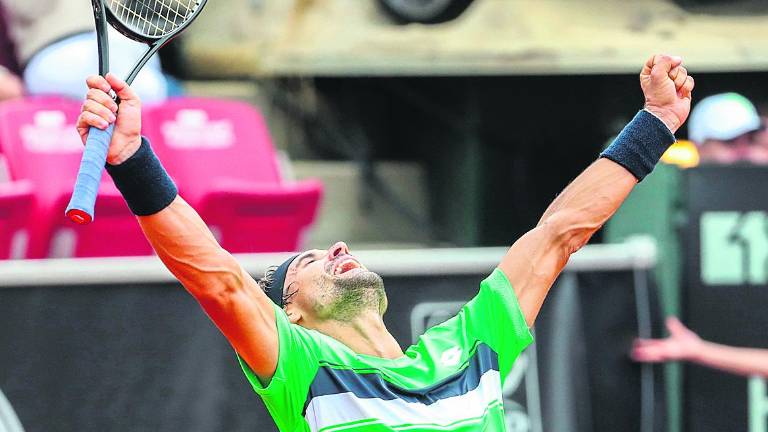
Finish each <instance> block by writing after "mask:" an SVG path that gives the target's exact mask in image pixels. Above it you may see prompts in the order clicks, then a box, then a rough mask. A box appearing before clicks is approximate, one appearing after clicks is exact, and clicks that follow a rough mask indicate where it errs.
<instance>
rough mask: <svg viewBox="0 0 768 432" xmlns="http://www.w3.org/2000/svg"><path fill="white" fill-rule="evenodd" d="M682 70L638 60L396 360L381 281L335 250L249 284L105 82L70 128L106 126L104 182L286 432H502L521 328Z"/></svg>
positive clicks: (669, 118)
mask: <svg viewBox="0 0 768 432" xmlns="http://www.w3.org/2000/svg"><path fill="white" fill-rule="evenodd" d="M681 62H682V60H681V59H680V58H679V57H672V56H666V55H656V56H653V57H652V58H650V59H649V60H648V61H647V63H646V64H645V65H644V66H643V69H642V72H641V74H640V84H641V87H642V89H643V92H644V93H645V107H644V109H643V110H641V111H640V112H638V114H637V115H636V116H635V117H634V119H633V120H632V121H631V122H630V123H629V124H628V125H627V126H626V127H625V128H624V130H623V131H622V132H621V134H620V135H619V136H618V138H617V139H616V140H615V141H614V142H613V144H612V145H611V146H609V148H608V149H607V150H605V151H604V152H603V153H602V154H601V157H600V158H599V159H598V160H596V161H595V162H594V163H593V164H592V165H590V166H589V167H588V168H587V169H586V170H585V171H584V172H583V173H582V174H581V175H579V176H578V177H577V178H576V179H575V180H574V181H573V182H572V183H571V184H570V185H569V186H568V187H566V188H565V190H564V191H563V192H562V193H561V194H560V195H559V196H558V197H557V199H555V200H554V202H553V203H552V204H551V205H550V206H549V208H548V209H547V210H546V211H545V212H544V215H543V216H542V217H541V220H540V221H539V224H538V225H537V226H536V227H535V228H534V229H532V230H531V231H529V232H528V233H527V234H525V235H523V236H522V237H521V238H520V239H518V240H517V241H516V242H515V243H514V245H512V247H511V248H510V249H509V252H507V254H506V255H505V256H504V257H503V258H502V260H501V263H500V264H499V266H498V268H496V269H495V270H494V271H493V273H492V274H491V275H490V276H488V278H487V279H485V280H484V281H483V282H482V283H481V284H480V289H479V293H478V294H477V296H476V297H475V298H473V299H472V300H471V301H470V302H469V303H467V304H466V306H464V308H463V309H462V310H461V311H460V312H459V313H458V314H457V316H455V317H453V318H451V319H449V320H448V321H446V322H444V323H442V324H439V325H437V326H435V327H433V328H431V329H429V330H428V331H427V332H426V333H425V334H424V335H422V336H421V338H420V339H419V341H418V342H417V343H416V344H415V345H413V346H411V347H410V348H408V349H407V350H405V351H403V350H402V349H401V348H400V345H399V344H398V343H397V341H396V340H395V338H394V337H392V335H391V334H390V333H389V331H388V330H387V328H386V326H385V325H384V320H383V315H384V312H385V311H386V310H387V295H386V292H385V290H384V283H383V281H382V279H381V277H380V276H379V275H378V274H376V273H374V272H373V271H370V270H369V269H368V268H366V267H365V264H364V263H361V262H360V261H359V260H358V259H357V258H355V256H354V255H353V254H352V253H351V252H350V250H349V248H348V247H347V245H346V244H344V243H342V242H339V243H336V244H334V245H333V246H331V247H330V248H328V249H327V250H309V251H306V252H303V253H301V254H299V255H296V256H294V257H292V258H291V259H289V260H287V261H286V262H284V263H282V264H281V265H279V266H277V267H275V268H273V269H272V270H270V271H269V272H268V273H267V274H266V276H265V277H264V278H263V279H261V280H259V281H256V280H254V279H253V278H251V276H250V275H249V274H248V273H246V272H245V270H243V268H242V267H241V266H240V265H239V264H238V262H237V261H236V260H235V259H234V258H233V257H232V256H231V255H230V254H229V253H227V252H226V251H225V250H223V249H222V248H221V247H220V246H219V245H218V244H217V243H216V240H215V239H214V237H213V235H211V232H210V231H209V230H208V228H207V227H206V225H205V223H204V222H203V221H202V220H201V219H200V217H199V216H198V215H197V213H196V212H195V211H194V210H193V209H192V208H191V207H190V206H189V205H187V203H186V202H184V200H183V199H182V198H181V197H179V196H178V193H177V189H176V186H175V185H174V183H173V182H172V181H171V179H170V178H169V177H168V175H167V174H166V172H165V170H164V169H163V167H162V165H161V164H160V162H159V161H158V160H157V158H156V157H155V156H154V153H153V152H152V149H151V147H150V144H149V142H147V140H146V139H143V138H142V136H141V116H140V102H139V100H138V98H137V97H136V95H135V93H134V92H133V91H132V90H131V88H129V87H128V86H127V85H126V84H125V83H124V82H123V81H121V80H120V79H119V78H117V77H116V76H115V75H108V76H107V77H106V79H105V78H102V77H91V78H89V79H88V80H87V82H88V86H89V88H90V90H89V92H88V95H87V100H86V101H85V104H84V105H83V112H82V115H81V116H80V118H79V121H78V130H79V132H80V135H81V136H82V137H83V140H85V138H86V135H87V133H88V127H89V126H95V127H98V128H106V127H107V125H108V124H110V123H111V122H116V125H115V134H114V137H113V138H112V142H111V145H110V148H109V155H108V159H107V162H108V165H107V170H108V171H109V174H110V175H111V176H112V178H113V179H114V181H115V184H116V185H117V187H118V188H119V189H120V191H121V192H122V194H123V196H124V197H125V200H126V201H127V202H128V205H129V207H130V208H131V210H132V211H133V212H134V213H135V214H136V215H137V216H138V221H139V224H140V225H141V227H142V229H143V230H144V233H145V234H146V236H147V239H149V241H150V242H151V243H152V246H153V247H154V248H155V250H156V251H157V254H158V255H159V257H160V259H162V261H163V262H164V263H165V265H166V266H167V267H168V268H169V269H170V271H171V272H173V274H174V275H175V276H176V277H177V278H178V279H179V281H181V283H182V284H183V285H184V287H185V288H186V289H187V290H188V291H189V292H190V294H192V295H193V296H194V297H195V298H196V299H197V300H198V302H199V303H200V305H201V306H202V308H203V309H204V310H205V312H206V313H207V314H208V316H210V318H211V319H212V320H213V321H214V323H216V325H217V326H218V327H219V329H220V330H221V331H222V333H223V334H224V335H225V336H226V337H227V339H228V340H229V341H230V343H231V344H232V346H233V347H234V349H235V350H236V352H237V354H238V359H239V361H240V364H241V366H242V368H243V370H244V372H245V375H246V377H247V378H248V380H249V381H250V383H251V385H252V386H253V389H254V390H255V391H256V393H258V394H259V395H260V396H261V398H262V399H263V400H264V403H265V404H266V406H267V409H268V410H269V412H270V413H271V415H272V417H273V419H274V421H275V423H276V424H277V426H278V428H279V429H280V430H281V431H290V432H297V431H329V432H330V431H341V430H345V431H351V430H354V431H371V432H373V431H395V430H409V431H432V430H441V431H480V430H482V431H504V430H505V425H504V412H503V406H502V392H501V389H502V383H503V381H504V379H505V378H506V376H507V374H508V373H509V372H510V369H511V368H512V364H513V363H514V362H515V359H516V358H517V356H518V355H519V354H520V352H521V351H523V349H525V348H526V347H527V346H528V345H529V344H530V343H531V342H532V337H531V333H530V332H529V330H528V329H529V327H530V326H532V325H533V322H534V320H535V319H536V316H537V314H538V313H539V309H540V308H541V305H542V303H543V302H544V298H545V297H546V296H547V293H548V291H549V288H550V287H551V286H552V284H553V282H554V281H555V278H557V276H558V274H559V273H560V271H561V270H562V269H563V267H564V266H565V265H566V263H567V262H568V258H569V257H570V255H571V254H572V253H574V252H576V251H577V250H579V248H581V247H582V246H583V245H584V244H585V243H587V241H588V240H589V238H590V237H591V236H592V234H594V232H595V231H596V230H597V229H599V228H600V227H601V226H602V225H603V223H605V221H606V220H607V219H608V218H609V217H610V216H611V215H612V214H613V213H614V212H615V211H616V209H618V207H619V205H620V204H621V203H622V201H624V199H625V198H626V197H627V195H628V194H629V193H630V191H631V190H632V188H633V187H634V186H635V185H636V184H637V182H638V181H640V180H642V179H643V177H645V176H646V175H648V174H649V173H650V172H651V170H652V169H653V167H654V165H655V164H656V163H657V162H658V160H659V159H660V157H661V155H662V153H664V151H665V150H666V149H667V147H668V146H670V145H671V144H672V143H673V142H674V140H675V138H674V135H673V133H674V132H675V131H676V130H677V129H678V128H679V127H680V125H682V124H683V122H684V121H685V119H686V118H687V116H688V112H689V110H690V103H691V91H692V89H693V85H694V83H693V78H691V77H690V76H688V74H687V71H686V69H685V68H684V67H683V66H682V65H681ZM110 90H114V91H115V92H116V93H117V95H118V96H119V97H120V101H121V102H120V109H119V111H118V109H117V108H118V107H117V105H116V104H115V102H113V101H112V99H111V98H110V97H109V96H108V92H109V91H110ZM201 181H202V179H201ZM499 186H500V187H499V190H500V191H503V190H504V189H503V185H499ZM254 229H258V227H254Z"/></svg>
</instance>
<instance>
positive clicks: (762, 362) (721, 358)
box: [690, 342, 768, 377]
mask: <svg viewBox="0 0 768 432" xmlns="http://www.w3.org/2000/svg"><path fill="white" fill-rule="evenodd" d="M690 361H692V362H694V363H699V364H702V365H705V366H709V367H712V368H715V369H720V370H723V371H726V372H731V373H734V374H738V375H745V376H749V375H759V376H763V377H768V350H765V349H756V348H739V347H732V346H727V345H720V344H716V343H712V342H703V343H702V344H701V347H700V349H699V350H698V352H696V353H695V354H694V355H693V356H692V358H690Z"/></svg>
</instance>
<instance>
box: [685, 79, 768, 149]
mask: <svg viewBox="0 0 768 432" xmlns="http://www.w3.org/2000/svg"><path fill="white" fill-rule="evenodd" d="M762 129H763V120H762V119H761V118H760V116H759V115H758V114H757V109H755V106H754V105H753V104H752V102H750V101H749V100H748V99H747V98H745V97H744V96H742V95H740V94H737V93H722V94H717V95H714V96H709V97H706V98H704V99H702V100H701V102H699V103H698V104H697V105H696V106H695V107H694V108H693V111H691V118H690V120H689V123H688V131H689V138H690V139H691V141H693V142H694V143H696V145H697V146H698V148H699V155H700V157H701V162H702V163H718V164H731V163H736V162H750V163H754V164H768V139H758V138H768V137H764V135H763V134H761V133H760V132H761V131H762Z"/></svg>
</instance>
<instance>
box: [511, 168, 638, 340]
mask: <svg viewBox="0 0 768 432" xmlns="http://www.w3.org/2000/svg"><path fill="white" fill-rule="evenodd" d="M635 184H637V179H635V177H634V176H633V175H632V174H631V173H630V172H629V171H627V170H626V169H624V168H623V167H622V166H620V165H618V164H616V163H614V162H611V161H610V160H607V159H599V160H597V161H595V162H594V163H593V164H592V165H590V166H589V168H587V169H586V170H585V171H584V172H583V173H581V175H579V176H578V177H577V178H576V179H575V180H574V181H573V182H572V183H571V184H570V185H569V186H568V187H567V188H565V190H564V191H563V192H562V193H561V194H560V195H559V196H558V197H557V199H555V201H554V202H552V204H550V206H549V208H547V210H546V211H545V212H544V215H543V216H542V217H541V220H540V221H539V224H538V225H537V226H536V228H534V229H533V230H531V231H529V232H528V233H527V234H525V235H523V236H522V237H521V238H520V239H519V240H517V241H516V242H515V244H514V245H512V247H511V248H510V249H509V251H508V252H507V254H506V256H505V257H504V259H503V260H502V262H501V264H500V265H499V268H500V269H501V270H502V271H503V272H504V274H505V275H506V276H507V279H509V281H510V283H511V285H512V287H514V289H515V294H516V295H517V298H518V301H519V303H520V308H521V309H522V311H523V314H524V315H525V320H526V322H527V323H528V325H529V326H531V325H533V322H534V321H535V319H536V316H537V315H538V313H539V310H540V309H541V305H542V303H544V299H545V298H546V296H547V293H548V292H549V288H550V287H551V286H552V284H553V283H554V281H555V279H556V278H557V276H558V275H559V274H560V272H561V271H562V270H563V267H565V265H566V263H567V262H568V258H569V257H570V256H571V254H572V253H574V252H576V251H577V250H579V249H580V248H581V247H582V246H583V245H585V244H586V243H587V241H589V239H590V238H591V237H592V235H593V234H594V233H595V231H597V230H598V229H599V228H600V227H601V226H602V225H603V224H604V223H605V221H606V220H608V218H609V217H611V215H613V213H615V212H616V210H617V209H618V208H619V206H620V205H621V203H622V202H623V201H624V199H626V197H627V196H628V195H629V193H630V192H631V191H632V188H633V187H634V186H635Z"/></svg>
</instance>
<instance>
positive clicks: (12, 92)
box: [0, 8, 24, 101]
mask: <svg viewBox="0 0 768 432" xmlns="http://www.w3.org/2000/svg"><path fill="white" fill-rule="evenodd" d="M7 28H8V27H7V26H6V24H5V15H4V13H3V9H2V8H0V101H2V100H5V99H14V98H18V97H21V96H22V95H23V94H24V86H23V84H22V83H21V79H19V77H18V75H17V72H18V71H17V65H16V59H15V58H14V56H13V45H12V44H11V41H10V40H9V39H8V32H7V31H6V29H7Z"/></svg>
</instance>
